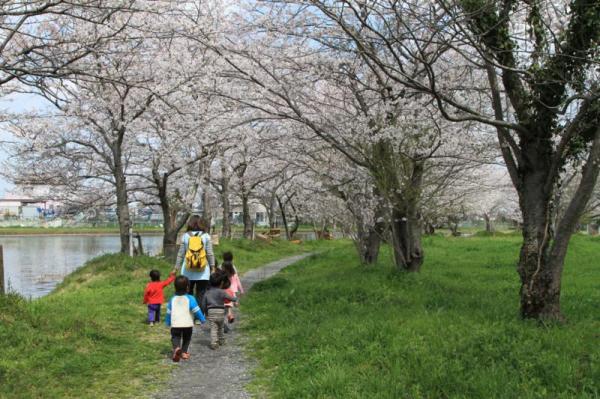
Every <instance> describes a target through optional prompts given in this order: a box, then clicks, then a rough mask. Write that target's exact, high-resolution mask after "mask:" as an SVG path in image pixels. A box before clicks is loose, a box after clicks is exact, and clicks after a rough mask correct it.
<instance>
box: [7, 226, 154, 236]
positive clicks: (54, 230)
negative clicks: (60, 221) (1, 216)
mask: <svg viewBox="0 0 600 399" xmlns="http://www.w3.org/2000/svg"><path fill="white" fill-rule="evenodd" d="M133 230H134V231H136V232H140V233H156V234H162V232H163V230H162V228H160V227H149V226H140V227H135V228H134V229H133ZM34 234H44V235H46V234H50V235H61V234H119V228H118V227H19V226H14V227H13V226H11V227H0V235H34Z"/></svg>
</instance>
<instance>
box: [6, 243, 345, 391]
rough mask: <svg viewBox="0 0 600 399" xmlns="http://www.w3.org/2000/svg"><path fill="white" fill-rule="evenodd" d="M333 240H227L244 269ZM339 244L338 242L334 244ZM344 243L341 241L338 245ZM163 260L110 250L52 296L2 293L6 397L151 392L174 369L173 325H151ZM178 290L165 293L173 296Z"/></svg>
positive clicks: (165, 271) (225, 247) (218, 251)
mask: <svg viewBox="0 0 600 399" xmlns="http://www.w3.org/2000/svg"><path fill="white" fill-rule="evenodd" d="M325 245H330V243H325V242H313V243H306V244H303V245H294V244H290V243H288V242H276V243H274V244H267V243H261V242H247V241H240V240H234V241H223V240H222V244H221V245H220V246H218V247H216V248H215V250H216V254H217V256H218V258H219V259H220V257H221V254H222V252H223V251H226V250H232V251H233V253H234V256H235V262H236V264H237V265H238V267H239V269H240V270H241V271H246V270H249V269H252V268H254V267H257V266H260V265H262V264H264V263H266V262H269V261H272V260H275V259H279V258H282V257H284V256H288V255H291V254H293V253H299V252H304V251H311V250H315V249H319V248H321V247H322V246H325ZM334 245H335V244H334ZM338 245H339V244H338ZM170 266H171V265H169V264H166V263H164V262H163V261H160V260H158V259H154V258H148V257H139V258H133V259H132V258H129V257H126V256H122V255H106V256H102V257H99V258H96V259H94V260H92V261H90V262H89V263H88V264H87V265H86V266H85V267H83V268H81V269H79V270H78V271H76V272H75V273H73V274H72V275H70V276H69V277H68V278H67V279H66V280H65V281H64V282H63V283H62V284H61V285H60V286H59V287H58V288H57V289H56V291H55V292H53V293H52V294H50V295H49V296H47V297H44V298H41V299H38V300H34V301H28V300H24V299H23V298H21V297H19V296H16V295H8V296H4V297H2V296H0V398H109V397H114V398H128V397H148V395H149V393H150V392H152V391H153V390H155V389H157V388H158V387H159V386H160V384H161V382H162V381H164V380H166V379H167V378H168V377H169V374H170V371H169V370H170V367H172V366H171V365H170V362H168V361H165V360H166V359H167V354H168V353H169V348H170V345H169V339H168V329H167V328H166V327H165V326H163V325H161V326H155V327H153V328H151V327H148V326H147V325H145V323H144V322H145V318H146V307H145V305H143V304H142V293H143V289H144V287H145V284H146V283H147V281H148V272H149V271H150V270H151V269H153V268H157V269H160V270H161V271H162V276H163V278H165V277H166V276H167V274H168V270H169V269H170ZM172 293H173V289H172V287H167V289H166V290H165V296H166V297H170V296H171V295H172Z"/></svg>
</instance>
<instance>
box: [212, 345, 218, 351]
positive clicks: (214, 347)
mask: <svg viewBox="0 0 600 399" xmlns="http://www.w3.org/2000/svg"><path fill="white" fill-rule="evenodd" d="M210 349H212V350H215V349H219V344H210Z"/></svg>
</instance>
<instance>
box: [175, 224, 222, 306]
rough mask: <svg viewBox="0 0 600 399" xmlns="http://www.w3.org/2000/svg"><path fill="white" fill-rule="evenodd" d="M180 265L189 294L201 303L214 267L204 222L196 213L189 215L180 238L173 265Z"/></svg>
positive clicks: (213, 256) (213, 257)
mask: <svg viewBox="0 0 600 399" xmlns="http://www.w3.org/2000/svg"><path fill="white" fill-rule="evenodd" d="M179 266H181V274H182V275H184V276H186V277H187V278H188V279H189V280H190V286H189V294H190V295H194V288H195V295H194V296H195V297H196V300H197V301H198V303H202V298H203V297H204V293H205V292H206V289H207V288H208V280H209V278H210V273H211V272H212V271H213V270H214V268H215V255H214V253H213V247H212V242H211V241H210V234H208V229H207V226H206V222H205V221H204V219H202V218H201V217H200V216H198V215H194V216H192V217H190V220H188V223H187V231H186V232H185V233H184V234H183V237H182V238H181V246H180V247H179V252H178V253H177V260H176V261H175V267H176V268H177V267H179Z"/></svg>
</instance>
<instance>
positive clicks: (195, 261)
mask: <svg viewBox="0 0 600 399" xmlns="http://www.w3.org/2000/svg"><path fill="white" fill-rule="evenodd" d="M207 264H208V259H206V249H204V243H203V242H202V237H200V236H199V235H197V234H196V235H193V236H191V237H190V239H189V241H188V248H187V251H186V252H185V266H186V268H188V269H190V270H192V271H203V270H204V268H205V267H206V265H207Z"/></svg>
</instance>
